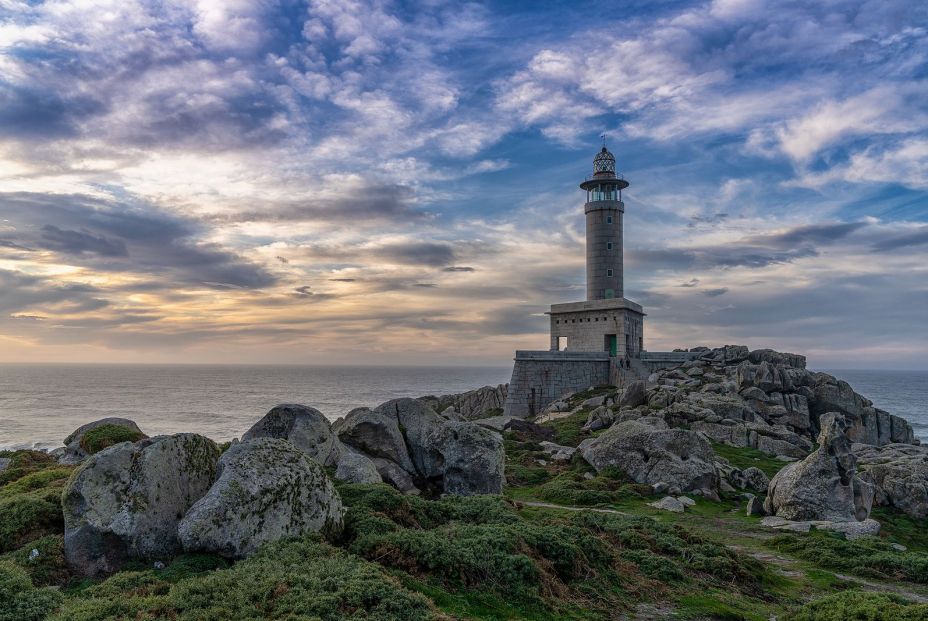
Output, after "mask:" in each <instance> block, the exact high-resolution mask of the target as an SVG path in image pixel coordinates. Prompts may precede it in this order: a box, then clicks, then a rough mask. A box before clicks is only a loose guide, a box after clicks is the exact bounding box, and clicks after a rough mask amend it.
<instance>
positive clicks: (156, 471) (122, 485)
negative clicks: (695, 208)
mask: <svg viewBox="0 0 928 621" xmlns="http://www.w3.org/2000/svg"><path fill="white" fill-rule="evenodd" d="M218 459H219V448H218V447H217V446H216V444H215V443H214V442H213V441H212V440H209V439H208V438H204V437H203V436H199V435H196V434H192V433H181V434H176V435H173V436H158V437H155V438H150V439H146V440H141V441H139V442H136V443H130V442H123V443H120V444H117V445H115V446H111V447H110V448H108V449H105V450H103V451H100V452H99V453H97V454H96V455H93V456H91V457H90V458H89V459H88V460H87V461H86V462H84V464H83V465H82V466H81V467H80V468H78V469H77V470H76V471H75V472H74V474H73V475H72V477H71V479H70V480H69V481H68V484H67V486H66V487H65V490H64V493H63V494H62V509H63V512H64V524H65V533H64V552H65V559H66V560H67V562H68V565H69V566H70V567H71V568H72V569H73V570H74V571H75V572H77V573H79V574H82V575H86V576H99V575H103V574H108V573H111V572H114V571H117V570H118V569H120V568H121V567H122V566H123V564H124V563H125V562H126V561H127V560H128V559H143V560H148V561H151V560H168V559H170V558H171V557H172V556H174V555H175V554H177V553H178V552H180V551H181V543H180V540H179V539H178V537H177V525H178V523H179V522H180V520H181V518H182V517H183V516H184V514H185V513H187V510H188V509H189V508H190V507H191V506H193V504H194V503H195V502H196V501H197V500H199V499H200V498H201V497H202V496H203V495H204V494H205V493H206V492H207V490H209V488H210V486H211V485H212V484H213V481H214V480H215V478H216V468H217V462H218Z"/></svg>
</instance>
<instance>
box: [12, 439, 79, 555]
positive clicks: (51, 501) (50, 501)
mask: <svg viewBox="0 0 928 621" xmlns="http://www.w3.org/2000/svg"><path fill="white" fill-rule="evenodd" d="M6 456H7V457H9V458H10V459H11V460H12V462H11V464H10V465H9V466H8V467H7V468H6V470H4V471H3V472H2V473H0V481H2V485H0V553H3V552H10V551H12V550H16V549H17V548H19V547H21V546H23V545H25V544H26V543H28V542H30V541H32V540H34V539H39V538H40V537H44V536H46V535H54V534H60V533H61V532H62V531H63V530H64V518H63V517H62V514H61V492H62V490H63V489H64V484H65V482H66V481H67V480H68V477H69V476H70V474H71V468H69V467H64V466H59V465H58V464H57V463H56V462H55V461H54V459H52V458H51V457H49V456H48V455H46V454H45V453H40V452H38V451H16V452H13V453H7V454H6Z"/></svg>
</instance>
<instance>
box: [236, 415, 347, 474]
mask: <svg viewBox="0 0 928 621" xmlns="http://www.w3.org/2000/svg"><path fill="white" fill-rule="evenodd" d="M257 438H277V439H279V440H287V441H288V442H290V443H291V444H293V445H294V446H295V447H297V448H298V449H300V450H302V451H304V452H305V453H306V454H308V455H309V456H310V457H312V458H313V459H315V460H316V461H318V462H319V463H320V464H322V465H323V466H334V465H335V464H337V463H338V460H339V458H340V457H341V454H342V452H343V451H344V446H342V444H341V442H339V440H338V437H337V436H336V435H335V434H334V433H332V429H331V427H330V426H329V421H328V419H326V417H325V415H323V414H322V412H320V411H319V410H317V409H316V408H311V407H309V406H306V405H296V404H290V403H287V404H283V405H278V406H275V407H273V408H271V410H270V411H269V412H268V413H267V414H265V415H264V417H263V418H262V419H261V420H259V421H258V422H257V423H255V424H254V425H252V426H251V429H249V430H248V431H246V432H245V435H243V436H242V442H248V441H249V440H255V439H257Z"/></svg>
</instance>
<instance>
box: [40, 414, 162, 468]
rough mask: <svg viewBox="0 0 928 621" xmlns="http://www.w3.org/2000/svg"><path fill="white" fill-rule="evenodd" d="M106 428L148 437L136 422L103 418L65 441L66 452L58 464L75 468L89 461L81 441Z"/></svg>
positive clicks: (139, 436)
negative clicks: (90, 434)
mask: <svg viewBox="0 0 928 621" xmlns="http://www.w3.org/2000/svg"><path fill="white" fill-rule="evenodd" d="M104 426H112V427H123V428H125V429H127V430H128V431H130V432H132V433H134V434H137V436H138V438H139V439H141V438H145V437H147V436H145V434H144V433H142V430H141V429H139V426H138V425H136V424H135V421H131V420H129V419H128V418H119V417H116V416H110V417H107V418H101V419H100V420H95V421H93V422H90V423H87V424H86V425H81V426H80V427H78V428H77V429H75V430H74V431H72V432H71V433H70V434H69V435H68V437H67V438H65V439H64V450H63V451H61V453H60V455H59V456H58V463H60V464H63V465H66V466H74V465H77V464H79V463H81V462H83V461H84V460H85V459H87V458H88V457H89V456H90V454H89V453H88V452H87V451H86V450H85V449H84V447H83V446H82V442H81V441H82V440H83V439H84V436H85V435H86V434H87V432H88V431H91V430H93V429H98V428H100V427H104Z"/></svg>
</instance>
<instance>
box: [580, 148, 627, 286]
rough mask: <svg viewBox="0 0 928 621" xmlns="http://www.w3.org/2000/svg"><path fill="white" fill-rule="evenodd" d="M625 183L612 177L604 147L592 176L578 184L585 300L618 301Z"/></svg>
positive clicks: (612, 167)
mask: <svg viewBox="0 0 928 621" xmlns="http://www.w3.org/2000/svg"><path fill="white" fill-rule="evenodd" d="M627 187H628V181H625V180H624V179H621V178H619V177H617V176H616V174H615V156H613V155H612V153H610V152H609V150H608V149H607V148H606V146H605V145H603V148H602V151H600V152H599V153H597V154H596V157H594V158H593V174H592V175H591V176H589V177H587V178H586V180H585V181H584V182H583V183H581V184H580V188H581V189H583V190H586V204H584V206H583V212H584V213H585V214H586V299H587V300H611V299H613V298H621V297H622V295H623V291H622V215H623V214H624V213H625V203H623V202H622V190H624V189H625V188H627Z"/></svg>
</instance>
